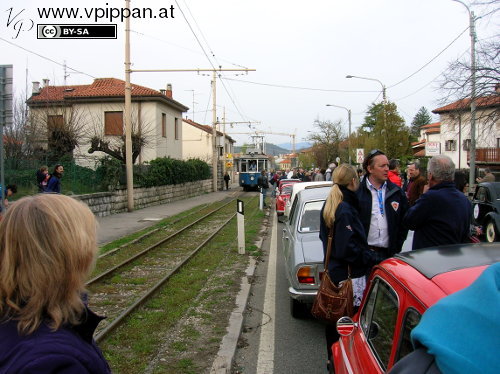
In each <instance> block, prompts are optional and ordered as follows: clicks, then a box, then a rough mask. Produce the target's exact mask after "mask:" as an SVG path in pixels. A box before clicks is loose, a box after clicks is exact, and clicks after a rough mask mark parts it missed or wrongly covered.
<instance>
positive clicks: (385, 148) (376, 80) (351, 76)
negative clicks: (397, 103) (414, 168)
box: [345, 75, 387, 152]
mask: <svg viewBox="0 0 500 374" xmlns="http://www.w3.org/2000/svg"><path fill="white" fill-rule="evenodd" d="M345 77H346V78H358V79H365V80H368V81H375V82H378V83H380V85H381V86H382V98H383V106H384V107H383V110H382V115H383V116H384V150H385V151H386V152H387V128H386V127H387V119H386V114H385V105H386V104H387V100H386V99H387V98H386V95H385V85H384V84H383V83H382V82H381V81H379V80H378V79H375V78H366V77H358V76H356V75H346V76H345Z"/></svg>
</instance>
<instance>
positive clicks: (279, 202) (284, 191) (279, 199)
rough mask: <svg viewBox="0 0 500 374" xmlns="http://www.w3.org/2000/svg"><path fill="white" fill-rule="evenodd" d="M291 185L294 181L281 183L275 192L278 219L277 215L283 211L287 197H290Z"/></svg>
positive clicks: (280, 214)
mask: <svg viewBox="0 0 500 374" xmlns="http://www.w3.org/2000/svg"><path fill="white" fill-rule="evenodd" d="M293 185H294V183H283V184H281V187H280V188H279V189H278V191H277V192H276V214H277V215H278V219H279V216H282V215H283V213H285V205H286V202H287V201H288V199H290V194H291V193H292V187H293Z"/></svg>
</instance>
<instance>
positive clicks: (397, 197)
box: [356, 178, 408, 258]
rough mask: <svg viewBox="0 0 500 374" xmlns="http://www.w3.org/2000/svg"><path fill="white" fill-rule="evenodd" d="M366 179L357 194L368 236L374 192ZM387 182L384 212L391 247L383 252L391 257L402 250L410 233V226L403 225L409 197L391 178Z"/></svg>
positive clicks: (360, 215)
mask: <svg viewBox="0 0 500 374" xmlns="http://www.w3.org/2000/svg"><path fill="white" fill-rule="evenodd" d="M366 179H367V178H363V180H362V181H361V184H360V186H359V189H358V190H357V191H356V194H357V196H358V199H359V206H360V214H359V217H360V219H361V223H362V224H363V227H364V228H365V232H366V235H367V236H368V232H369V230H370V221H371V215H372V193H371V191H370V190H369V188H368V186H367V185H366ZM386 183H387V189H386V193H385V201H384V213H385V215H386V217H387V227H388V230H389V248H388V250H387V251H386V252H385V253H383V256H384V257H385V258H389V257H392V256H393V255H394V254H396V253H399V252H401V248H402V247H403V243H404V241H405V240H406V236H407V235H408V228H407V227H405V226H404V225H403V218H404V216H405V214H406V212H407V211H408V199H407V198H406V195H405V194H404V192H403V190H401V188H399V187H398V186H396V185H395V184H394V183H392V182H391V181H389V180H388V181H387V182H386Z"/></svg>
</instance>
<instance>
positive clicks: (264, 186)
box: [257, 170, 269, 206]
mask: <svg viewBox="0 0 500 374" xmlns="http://www.w3.org/2000/svg"><path fill="white" fill-rule="evenodd" d="M257 186H258V187H259V188H260V190H261V192H262V195H263V196H262V201H263V204H264V206H266V195H267V190H268V189H269V179H268V178H267V173H266V171H265V170H262V171H261V172H260V175H259V178H257Z"/></svg>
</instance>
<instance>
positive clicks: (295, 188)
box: [284, 181, 333, 218]
mask: <svg viewBox="0 0 500 374" xmlns="http://www.w3.org/2000/svg"><path fill="white" fill-rule="evenodd" d="M332 185H333V182H331V181H330V182H302V183H295V184H294V185H293V187H292V193H291V194H290V198H289V199H288V201H287V202H286V205H285V213H284V216H285V218H288V216H289V215H290V208H291V207H292V204H293V200H294V199H295V196H297V193H298V192H299V191H302V190H303V189H305V188H306V187H309V186H317V187H328V186H332Z"/></svg>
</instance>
